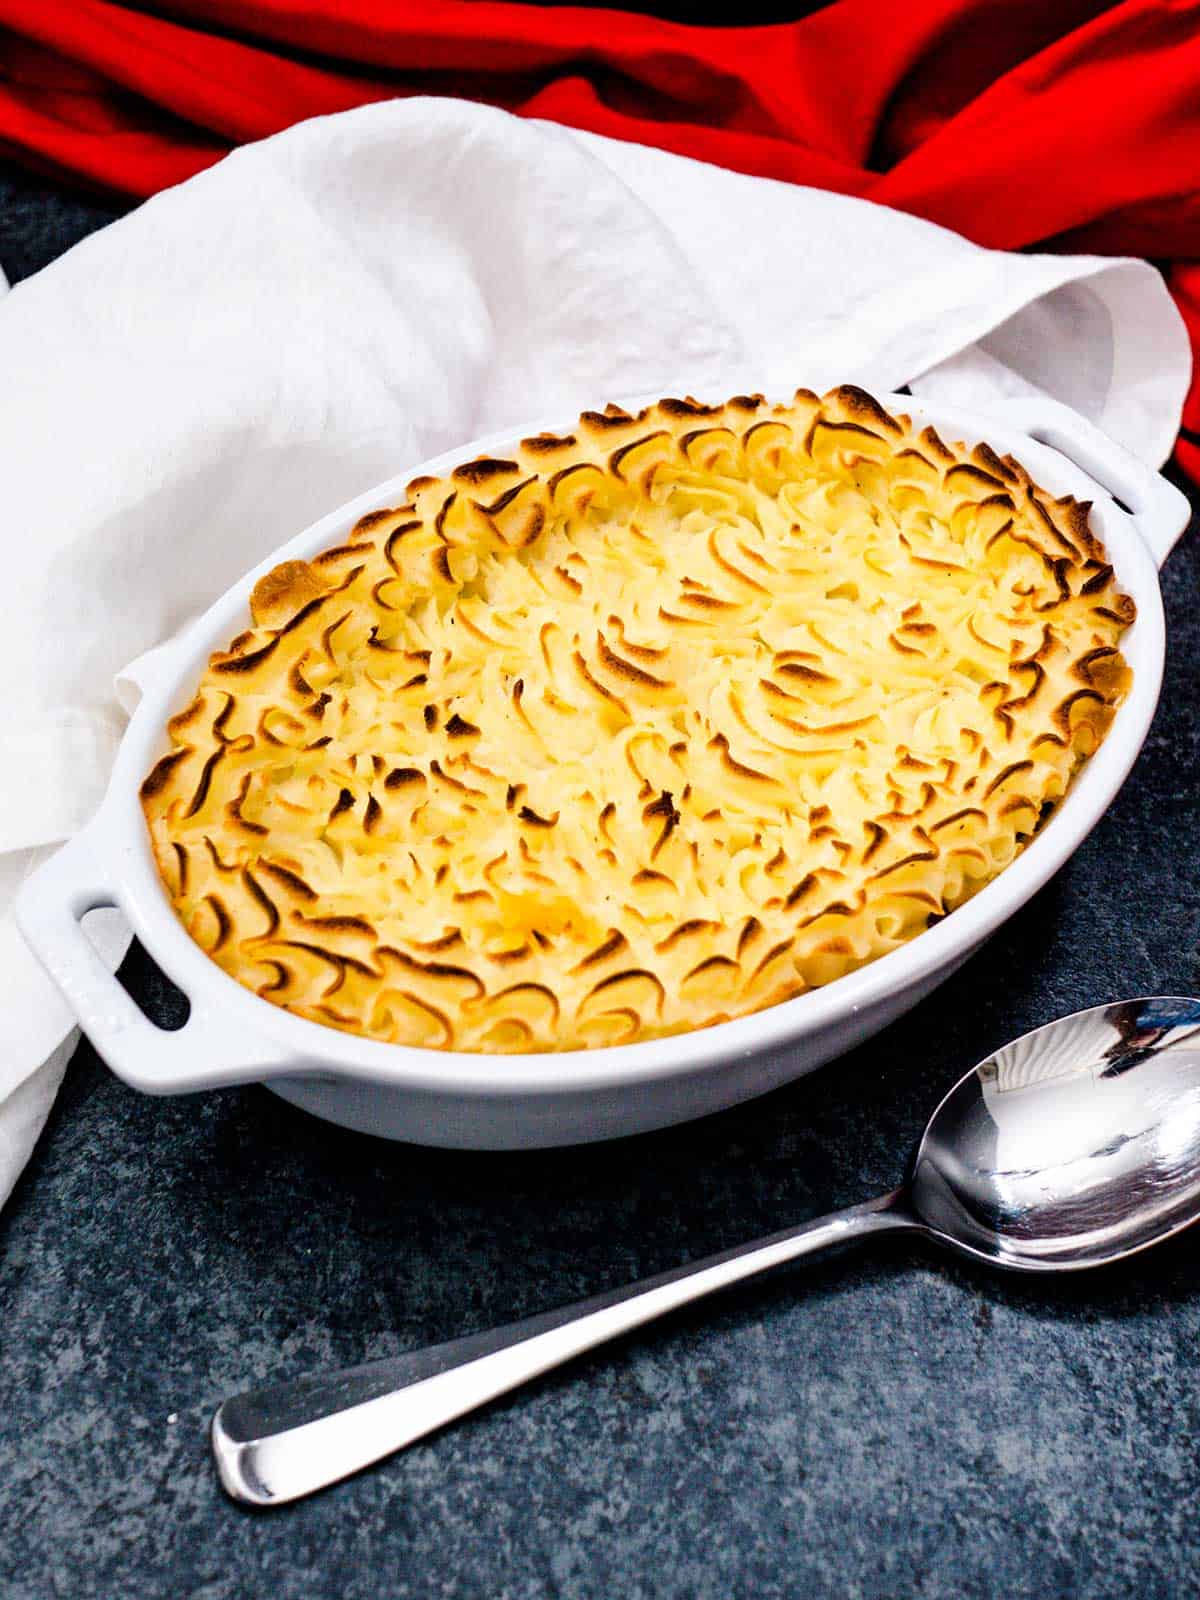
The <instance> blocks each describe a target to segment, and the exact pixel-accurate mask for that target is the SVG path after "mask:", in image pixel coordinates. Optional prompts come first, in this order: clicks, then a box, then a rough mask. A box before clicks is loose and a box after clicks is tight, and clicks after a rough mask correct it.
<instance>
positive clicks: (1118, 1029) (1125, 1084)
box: [212, 997, 1200, 1506]
mask: <svg viewBox="0 0 1200 1600" xmlns="http://www.w3.org/2000/svg"><path fill="white" fill-rule="evenodd" d="M1197 1215H1200V1000H1186V999H1169V998H1161V997H1160V998H1146V999H1140V1000H1127V1001H1122V1002H1121V1003H1119V1004H1117V1005H1110V1006H1097V1007H1095V1008H1094V1009H1093V1010H1090V1011H1077V1012H1076V1013H1075V1014H1074V1015H1073V1016H1069V1017H1063V1018H1061V1019H1060V1020H1059V1021H1058V1022H1052V1023H1050V1024H1048V1026H1046V1027H1044V1028H1037V1029H1035V1031H1034V1032H1033V1033H1027V1034H1025V1035H1024V1037H1023V1038H1020V1039H1017V1040H1015V1041H1014V1042H1013V1043H1012V1044H1008V1045H1005V1046H1004V1048H1003V1049H1002V1050H998V1051H997V1052H996V1054H995V1055H993V1056H989V1057H988V1058H987V1060H986V1061H983V1062H981V1063H980V1065H979V1066H977V1067H975V1068H974V1069H973V1070H972V1071H971V1072H968V1073H967V1075H966V1077H965V1078H963V1079H961V1080H960V1081H959V1082H958V1083H956V1084H955V1086H954V1088H953V1089H951V1091H950V1093H949V1094H948V1095H947V1096H946V1098H945V1099H944V1100H943V1101H942V1103H941V1105H939V1106H938V1108H937V1110H936V1111H935V1112H934V1113H933V1116H932V1117H931V1118H930V1121H929V1126H928V1127H927V1128H926V1130H925V1134H924V1137H923V1138H922V1140H921V1142H920V1144H919V1145H918V1146H917V1150H916V1154H915V1155H914V1157H913V1160H912V1164H911V1166H910V1169H909V1176H908V1181H907V1183H905V1184H904V1185H903V1187H901V1188H899V1189H896V1190H895V1191H894V1192H893V1193H891V1194H887V1195H884V1196H883V1197H882V1198H881V1199H879V1200H869V1201H867V1202H866V1203H865V1204H864V1205H859V1206H851V1207H850V1208H849V1210H846V1211H838V1212H835V1213H834V1214H833V1215H832V1216H828V1217H823V1218H821V1219H820V1220H818V1221H816V1222H806V1223H805V1224H804V1225H803V1227H799V1228H789V1229H788V1230H787V1231H785V1232H783V1233H776V1234H772V1235H771V1236H770V1237H769V1238H766V1239H761V1240H759V1241H758V1242H757V1243H755V1244H749V1245H743V1246H741V1247H740V1248H738V1249H735V1250H725V1251H722V1252H721V1254H720V1255H715V1256H709V1257H708V1258H707V1259H706V1260H703V1261H697V1262H694V1263H692V1264H691V1265H690V1266H684V1267H677V1268H675V1269H674V1270H673V1271H671V1272H664V1273H661V1274H660V1275H659V1276H658V1277H656V1278H649V1279H647V1280H646V1281H645V1282H643V1283H637V1284H632V1285H630V1286H629V1287H627V1288H623V1289H614V1290H611V1291H609V1292H608V1293H606V1294H598V1295H595V1296H593V1298H592V1299H590V1300H583V1301H580V1302H579V1303H578V1304H576V1305H571V1306H565V1307H563V1308H562V1309H560V1310H557V1311H550V1312H546V1313H545V1314H544V1315H542V1316H537V1317H530V1318H528V1319H526V1320H525V1321H523V1322H515V1323H511V1324H510V1325H509V1326H507V1327H504V1328H497V1329H495V1330H494V1331H492V1332H490V1333H480V1334H471V1335H469V1336H468V1337H467V1338H464V1339H452V1340H451V1341H450V1342H449V1343H448V1344H441V1345H436V1346H434V1347H432V1348H430V1349H428V1350H418V1351H415V1352H413V1353H412V1354H409V1355H402V1356H396V1357H393V1358H391V1359H388V1360H385V1361H373V1362H370V1363H369V1364H367V1365H366V1366H361V1367H351V1368H348V1369H347V1370H346V1371H344V1372H340V1373H334V1374H331V1375H324V1376H318V1377H310V1378H300V1379H297V1380H295V1381H293V1382H290V1383H280V1384H275V1385H272V1386H270V1387H268V1388H265V1389H256V1390H254V1391H253V1392H252V1393H249V1394H243V1395H239V1396H237V1397H236V1398H235V1399H232V1400H226V1401H225V1403H224V1405H222V1406H221V1407H220V1408H219V1409H218V1411H217V1413H216V1415H215V1416H214V1418H213V1425H212V1445H213V1452H214V1454H215V1456H216V1460H217V1470H218V1471H219V1472H220V1475H221V1482H222V1483H223V1484H224V1485H225V1487H226V1489H228V1491H229V1493H230V1494H231V1495H233V1496H234V1497H235V1499H238V1500H244V1501H247V1502H249V1503H250V1504H251V1505H259V1506H263V1505H278V1504H280V1503H282V1502H283V1501H285V1500H294V1499H296V1498H297V1497H298V1496H300V1495H304V1494H309V1493H311V1492H312V1491H313V1490H314V1489H321V1488H324V1487H325V1485H326V1484H330V1483H335V1482H336V1481H337V1480H338V1479H339V1478H344V1477H346V1476H347V1474H349V1473H351V1472H356V1471H358V1469H359V1468H361V1467H365V1466H368V1465H369V1464H370V1463H371V1462H373V1461H378V1460H379V1459H380V1458H381V1457H383V1456H386V1455H390V1454H391V1453H392V1452H393V1451H395V1450H401V1449H403V1448H404V1446H405V1445H408V1444H411V1443H412V1442H413V1441H414V1440H415V1439H420V1438H421V1437H422V1436H423V1435H424V1434H427V1433H431V1432H432V1431H433V1430H434V1429H435V1428H440V1427H442V1426H443V1425H444V1424H445V1423H447V1422H452V1421H453V1420H454V1419H455V1418H456V1417H461V1416H462V1415H463V1414H464V1413H465V1412H468V1411H472V1410H474V1408H475V1407H476V1406H481V1405H484V1404H485V1403H486V1402H487V1401H489V1400H493V1399H495V1397H496V1396H497V1395H501V1394H504V1393H505V1392H506V1391H507V1390H509V1389H515V1388H516V1387H517V1386H518V1384H522V1383H525V1382H527V1381H528V1380H529V1379H530V1378H536V1377H537V1376H538V1375H539V1374H540V1373H543V1372H546V1371H548V1370H549V1369H550V1368H551V1367H556V1366H558V1365H559V1364H560V1363H561V1362H564V1361H568V1360H570V1359H571V1357H572V1356H577V1355H581V1354H582V1353H583V1352H584V1351H586V1350H591V1349H594V1348H595V1346H596V1345H599V1344H603V1343H604V1342H605V1341H606V1340H608V1339H614V1338H616V1337H617V1336H618V1335H620V1334H623V1333H628V1332H629V1330H630V1329H632V1328H637V1327H640V1326H641V1325H642V1324H643V1323H645V1322H650V1321H652V1320H653V1319H654V1318H655V1317H660V1316H662V1315H663V1314H664V1313H665V1312H668V1311H673V1310H675V1309H676V1307H678V1306H682V1305H686V1304H687V1303H688V1302H689V1301H692V1300H699V1299H700V1298H701V1296H703V1295H706V1294H711V1293H712V1291H713V1290H715V1289H724V1288H727V1287H728V1286H729V1285H730V1284H733V1283H741V1282H742V1281H743V1280H745V1279H746V1278H752V1277H755V1276H756V1275H757V1274H758V1273H760V1272H765V1271H767V1269H768V1268H770V1267H776V1266H779V1265H781V1264H782V1263H783V1262H785V1261H795V1260H797V1259H798V1258H799V1257H800V1256H808V1255H813V1254H815V1253H816V1252H817V1251H818V1250H828V1249H830V1248H831V1247H836V1246H840V1245H845V1244H849V1243H850V1242H851V1241H852V1240H854V1239H862V1238H865V1237H867V1236H868V1235H870V1234H879V1233H888V1232H894V1231H898V1230H904V1231H906V1232H908V1233H914V1234H920V1235H924V1236H925V1237H927V1238H933V1239H936V1240H938V1241H939V1242H940V1243H942V1244H945V1245H950V1246H951V1247H953V1248H954V1249H955V1250H959V1251H962V1252H963V1253H964V1254H966V1255H969V1256H974V1257H976V1258H977V1259H979V1260H982V1261H987V1262H990V1263H992V1264H993V1265H995V1266H999V1267H1012V1268H1016V1269H1017V1270H1019V1271H1023V1272H1063V1271H1072V1270H1075V1269H1077V1268H1081V1267H1097V1266H1101V1265H1103V1264H1104V1263H1106V1262H1111V1261H1118V1260H1120V1259H1121V1258H1122V1257H1123V1256H1128V1255H1132V1254H1133V1252H1134V1251H1136V1250H1144V1249H1145V1248H1146V1246H1147V1245H1151V1244H1154V1243H1156V1242H1157V1241H1158V1240H1159V1239H1165V1238H1167V1236H1168V1235H1170V1234H1172V1233H1175V1232H1177V1231H1178V1230H1179V1229H1180V1228H1183V1227H1185V1226H1186V1225H1187V1224H1188V1223H1189V1222H1192V1221H1193V1220H1194V1219H1195V1218H1196V1216H1197Z"/></svg>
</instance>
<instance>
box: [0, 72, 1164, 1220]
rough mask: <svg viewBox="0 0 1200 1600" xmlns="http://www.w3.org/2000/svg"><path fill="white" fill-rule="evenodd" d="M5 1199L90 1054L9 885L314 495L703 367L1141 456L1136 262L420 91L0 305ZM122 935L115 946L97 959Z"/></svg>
mask: <svg viewBox="0 0 1200 1600" xmlns="http://www.w3.org/2000/svg"><path fill="white" fill-rule="evenodd" d="M0 372H2V373H3V389H4V397H5V403H4V414H3V421H2V424H0V485H2V486H3V491H2V492H3V500H4V508H5V518H6V523H7V536H6V539H5V546H4V550H5V569H6V570H5V577H6V582H5V585H4V588H3V592H2V594H0V681H2V682H3V684H4V696H3V710H2V714H0V773H2V774H3V781H2V783H0V852H3V853H2V854H0V1203H2V1201H3V1199H4V1198H5V1197H6V1196H7V1194H8V1192H9V1190H10V1189H11V1186H12V1184H13V1182H14V1180H15V1178H16V1176H17V1174H18V1173H19V1171H20V1169H21V1167H22V1165H23V1164H24V1162H25V1160H26V1158H27V1156H28V1152H29V1150H30V1148H31V1146H32V1143H33V1141H34V1139H35V1138H36V1136H37V1133H38V1131H39V1129H40V1127H41V1125H42V1122H43V1121H44V1118H45V1114H46V1111H47V1109H48V1107H49V1105H50V1103H51V1101H52V1099H53V1096H54V1093H55V1090H56V1088H57V1083H58V1079H59V1077H60V1076H61V1072H62V1067H63V1063H64V1062H65V1059H66V1056H67V1054H68V1053H69V1051H70V1048H71V1046H72V1044H73V1042H74V1034H73V1031H72V1018H71V1015H70V1013H69V1011H68V1009H67V1007H66V1005H65V1003H64V1002H63V1000H62V999H61V997H60V996H59V995H58V993H57V991H56V990H55V989H54V988H53V986H52V985H51V984H50V982H49V981H48V979H46V978H45V977H44V976H43V975H42V973H41V971H40V969H39V968H38V967H37V965H36V963H35V962H34V961H33V959H32V957H31V956H30V955H29V954H28V953H27V952H26V950H25V949H24V946H23V944H22V943H21V941H20V939H19V936H18V935H17V934H16V932H15V930H14V928H13V925H12V922H11V917H10V915H9V914H8V909H7V908H8V906H9V904H10V902H11V899H12V895H13V892H14V889H15V885H16V884H17V882H18V881H19V880H20V878H21V877H22V875H23V874H24V873H25V872H27V871H28V870H30V868H31V865H32V863H33V861H34V860H35V859H36V856H37V852H38V851H39V849H40V848H42V847H45V846H48V845H52V844H53V843H54V842H56V841H59V840H62V839H64V838H66V837H68V836H69V835H70V834H71V833H72V831H73V830H75V829H76V828H78V827H79V826H80V824H82V823H83V822H84V821H85V820H86V819H87V818H88V816H89V815H90V814H91V812H92V811H93V809H94V808H95V806H96V805H97V803H98V801H99V799H100V797H101V794H102V791H103V787H104V783H105V779H106V776H107V773H108V770H109V766H110V763H111V760H112V756H113V751H114V749H115V746H116V743H117V741H118V739H119V738H120V734H121V728H122V725H123V720H124V713H123V711H122V709H121V706H120V704H119V702H118V699H117V697H116V694H115V692H114V676H115V674H116V673H117V672H118V670H119V669H120V668H121V666H122V664H123V663H124V662H126V661H128V660H129V659H130V658H131V657H133V656H135V655H137V654H139V653H140V652H142V651H144V650H146V649H148V648H150V647H151V646H153V645H155V644H156V643H158V642H159V641H161V640H162V639H164V638H165V637H167V636H168V635H169V634H171V633H172V632H174V631H175V630H176V629H178V628H179V627H180V625H181V624H182V623H183V622H184V621H185V620H186V619H187V618H189V617H190V616H192V615H194V614H195V613H196V612H198V611H199V610H201V609H202V608H203V607H205V606H206V605H207V604H208V603H209V602H210V601H211V600H213V599H214V598H215V597H216V596H218V595H219V594H220V593H221V592H222V591H223V590H224V589H225V588H226V587H227V586H228V585H229V584H230V583H231V582H232V581H233V580H234V579H235V578H236V577H237V576H238V575H239V574H240V573H241V572H242V571H244V570H245V569H246V568H247V567H249V566H250V565H252V564H253V563H255V562H257V561H258V560H259V559H260V558H261V557H262V556H264V555H265V554H267V553H268V552H269V551H270V550H271V549H272V548H274V547H275V546H276V545H278V544H280V543H281V542H282V541H283V540H284V539H286V538H288V537H289V536H291V535H292V534H294V533H295V532H297V531H298V530H299V529H300V528H302V527H304V526H306V525H307V524H308V523H309V522H311V521H313V520H314V519H315V518H316V517H318V516H319V515H321V514H322V513H323V512H325V511H328V510H330V509H332V508H333V507H335V506H337V505H338V504H339V503H340V502H342V501H343V500H346V499H348V498H349V497H350V496H351V495H354V494H356V493H358V492H359V491H360V490H363V489H365V488H368V487H369V486H370V485H371V484H372V483H373V482H376V481H378V480H381V479H383V478H385V477H388V476H391V475H392V474H394V473H396V472H399V471H402V470H403V469H404V468H405V467H406V466H407V465H410V464H415V463H417V462H418V461H420V460H421V459H422V458H423V457H427V456H430V455H432V454H434V453H435V452H437V451H440V450H442V449H445V448H448V447H450V446H452V445H455V444H457V443H460V442H463V443H465V442H467V441H469V440H470V439H471V438H472V437H473V436H475V435H479V434H481V433H484V432H486V431H489V430H493V429H497V428H501V427H504V426H506V425H508V424H510V423H512V424H514V425H519V424H520V423H521V422H523V421H525V420H526V419H530V418H541V417H546V416H554V415H556V414H558V415H561V417H562V418H563V420H564V421H566V420H568V419H570V418H571V417H572V416H573V415H574V414H575V413H576V412H577V411H578V410H579V409H580V408H582V407H584V406H587V405H594V404H596V403H597V402H599V403H603V402H604V401H605V400H607V399H608V398H610V397H612V396H616V395H622V394H636V393H639V392H644V391H650V390H653V389H661V390H662V391H663V392H664V393H667V392H672V391H674V392H686V391H687V390H688V389H689V388H693V387H699V386H703V385H705V384H714V385H716V384H721V385H723V384H725V383H726V382H728V385H729V389H730V392H734V391H735V390H736V389H737V388H742V387H753V388H767V389H773V390H776V391H778V392H779V393H781V394H789V393H790V392H791V390H792V389H793V388H795V387H796V386H797V385H798V384H805V385H807V386H809V387H813V388H817V389H820V388H823V387H825V386H828V385H830V384H832V383H835V382H841V381H853V382H858V383H860V384H863V385H865V386H866V387H868V388H870V387H874V388H877V389H891V388H896V387H899V386H901V385H903V384H904V383H911V384H912V387H913V389H914V390H915V391H916V392H918V393H921V394H926V395H929V396H931V397H935V398H940V399H944V400H947V401H951V400H952V401H954V402H958V403H964V404H967V403H969V404H970V405H972V406H975V407H978V408H979V409H982V410H986V409H987V405H988V401H989V398H992V397H994V396H995V395H996V394H998V393H1006V392H1013V391H1029V390H1038V389H1041V390H1044V391H1048V392H1050V393H1052V394H1054V395H1056V396H1057V397H1058V398H1060V399H1063V400H1065V401H1067V402H1068V403H1070V404H1072V405H1074V406H1075V407H1076V408H1077V409H1078V410H1080V411H1082V412H1083V413H1084V414H1085V415H1087V416H1088V417H1090V418H1091V419H1092V420H1094V421H1095V422H1096V423H1098V424H1099V426H1100V427H1101V428H1103V429H1105V430H1106V431H1107V432H1108V433H1110V434H1111V435H1112V436H1113V437H1115V438H1116V439H1118V440H1120V441H1121V442H1122V443H1123V444H1125V445H1126V446H1127V447H1128V448H1129V449H1131V450H1133V451H1135V452H1136V453H1137V454H1139V455H1141V456H1142V457H1143V458H1145V459H1146V460H1148V461H1151V462H1154V463H1155V464H1157V463H1159V462H1161V461H1162V460H1163V458H1164V457H1165V456H1166V454H1167V453H1168V451H1169V449H1170V447H1171V444H1172V442H1173V439H1174V435H1175V430H1176V427H1177V424H1178V421H1179V415H1180V408H1181V406H1182V402H1183V397H1184V393H1185V390H1186V385H1187V379H1188V373H1189V355H1188V345H1187V340H1186V337H1185V334H1184V331H1183V326H1182V323H1181V321H1180V319H1179V317H1178V314H1177V313H1176V311H1175V309H1174V306H1173V305H1172V303H1171V301H1170V299H1169V297H1168V295H1167V293H1166V290H1165V288H1164V286H1163V284H1162V282H1161V279H1160V278H1159V276H1158V274H1157V273H1156V272H1155V271H1154V270H1153V269H1152V268H1151V267H1150V266H1148V265H1147V264H1146V263H1144V262H1140V261H1125V260H1120V261H1114V260H1111V259H1102V258H1097V257H1086V256H1074V257H1069V256H1037V255H1010V254H1003V253H998V252H994V251H987V250H982V249H979V248H978V247H976V246H974V245H972V244H970V243H968V242H967V241H966V240H964V239H962V238H960V237H958V236H957V235H956V234H953V233H950V232H948V231H946V230H945V229H942V228H938V227H935V226H933V225H932V224H930V223H927V222H923V221H920V220H918V219H915V218H912V217H909V216H905V215H902V214H900V213H898V212H893V211H889V210H887V209H885V208H883V207H879V206H874V205H870V204H868V203H866V202H864V201H858V200H852V199H846V198H844V197H840V196H836V195H830V194H825V193H822V192H819V191H816V190H810V189H803V188H796V187H793V186H790V185H787V184H783V183H776V182H772V181H768V180H764V179H753V178H747V177H742V176H740V175H737V174H733V173H729V172H725V171H722V170H720V169H718V168H715V167H709V166H705V165H703V164H701V163H698V162H693V161H688V160H684V159H682V158H680V157H677V156H672V155H666V154H663V153H661V152H659V151H655V150H649V149H645V148H643V147H641V146H637V145H630V144H623V143H619V142H616V141H613V140H608V139H602V138H599V137H596V136H593V135H588V134H583V133H577V132H573V131H571V130H568V129H565V128H561V127H558V126H555V125H553V124H549V123H538V122H530V121H522V120H520V119H517V118H514V117H510V116H508V115H506V114H505V113H503V112H500V111H495V110H491V109H488V108H486V107H483V106H478V105H473V104H469V103H467V102H464V101H457V100H442V99H412V100H405V101H397V102H392V103H388V104H380V105H373V106H368V107H365V108H363V109H361V110H358V111H352V112H347V113H344V114H342V115H339V116H333V117H323V118H318V119H316V120H314V121H311V122H307V123H303V124H301V125H300V126H298V127H296V128H293V129H291V130H289V131H288V132H286V133H283V134H280V135H278V136H276V137H275V138H272V139H268V140H265V141H263V142H262V143H260V144H257V145H252V146H249V147H248V148H246V149H243V150H240V151H237V152H235V153H234V154H233V155H231V156H229V157H228V158H227V159H226V160H224V161H222V162H221V163H220V164H219V165H218V166H216V167H215V168H213V169H212V170H211V171H209V172H206V173H203V174H202V175H201V176H199V177H196V178H193V179H192V180H190V181H189V182H187V183H184V184H181V185H180V186H179V187H178V188H175V189H172V190H168V191H167V192H166V193H164V194H161V195H159V196H157V197H156V198H155V199H153V200H150V201H148V202H147V203H146V204H145V205H143V206H141V207H139V208H138V209H137V210H136V211H134V212H133V213H132V214H131V215H130V216H128V217H126V218H124V219H122V220H121V221H119V222H116V223H114V224H113V225H112V226H110V227H107V228H105V229H103V230H102V231H101V232H100V233H98V234H95V235H93V236H92V237H91V238H89V239H86V240H85V241H84V242H83V243H81V244H79V245H77V246H76V247H75V248H74V249H73V250H71V251H69V252H68V253H67V254H66V255H65V256H64V257H62V258H61V259H60V260H59V261H57V262H55V263H54V264H53V265H51V266H50V267H48V268H47V269H46V270H45V271H43V272H40V273H38V274H37V275H36V276H35V277H34V278H32V279H30V280H29V281H27V282H25V283H23V284H21V285H19V286H18V287H17V288H16V289H15V290H13V291H12V292H11V293H9V294H8V295H7V296H5V297H4V298H3V299H0ZM122 944H123V940H122V939H121V938H120V937H115V938H112V937H110V940H109V953H110V954H111V955H112V957H113V958H114V959H115V958H116V956H117V954H118V953H119V950H120V948H121V947H122Z"/></svg>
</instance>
